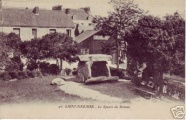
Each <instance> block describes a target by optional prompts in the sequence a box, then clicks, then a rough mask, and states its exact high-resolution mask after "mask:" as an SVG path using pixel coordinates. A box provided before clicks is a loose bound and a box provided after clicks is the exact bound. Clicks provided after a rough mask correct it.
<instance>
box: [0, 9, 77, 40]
mask: <svg viewBox="0 0 186 120" xmlns="http://www.w3.org/2000/svg"><path fill="white" fill-rule="evenodd" d="M74 30H75V26H74V23H73V21H72V19H71V18H70V16H68V15H67V14H66V13H65V11H63V10H62V9H61V10H60V9H59V10H42V9H41V10H40V9H39V7H35V8H34V9H27V8H25V9H20V8H0V32H4V33H11V32H14V33H16V34H18V35H19V36H20V38H21V40H23V41H25V40H31V39H33V38H39V37H42V36H44V35H46V34H48V33H51V32H59V33H66V34H68V35H69V36H71V37H72V38H74V37H75V36H74Z"/></svg>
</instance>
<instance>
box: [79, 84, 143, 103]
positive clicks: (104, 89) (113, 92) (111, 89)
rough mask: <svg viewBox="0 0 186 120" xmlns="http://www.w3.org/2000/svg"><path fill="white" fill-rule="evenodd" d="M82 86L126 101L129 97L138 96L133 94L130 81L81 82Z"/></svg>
mask: <svg viewBox="0 0 186 120" xmlns="http://www.w3.org/2000/svg"><path fill="white" fill-rule="evenodd" d="M82 86H84V87H86V88H89V89H93V90H96V91H99V92H100V93H102V94H105V95H109V96H111V97H118V98H121V99H123V100H128V101H129V100H130V99H133V98H136V97H140V96H138V95H135V92H133V89H132V85H131V83H130V81H119V82H114V83H108V82H105V83H100V84H91V85H84V84H82Z"/></svg>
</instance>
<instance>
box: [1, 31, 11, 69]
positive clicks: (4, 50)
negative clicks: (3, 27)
mask: <svg viewBox="0 0 186 120" xmlns="http://www.w3.org/2000/svg"><path fill="white" fill-rule="evenodd" d="M6 41H7V36H6V34H4V33H0V66H3V65H6V63H7V61H9V58H8V55H7V52H8V50H9V49H8V47H7V45H6Z"/></svg>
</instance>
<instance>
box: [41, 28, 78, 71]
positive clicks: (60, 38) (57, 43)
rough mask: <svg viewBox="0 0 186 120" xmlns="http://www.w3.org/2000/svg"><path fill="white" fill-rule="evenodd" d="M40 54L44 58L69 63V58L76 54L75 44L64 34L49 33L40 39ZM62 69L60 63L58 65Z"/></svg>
mask: <svg viewBox="0 0 186 120" xmlns="http://www.w3.org/2000/svg"><path fill="white" fill-rule="evenodd" d="M40 44H41V53H42V54H43V55H44V57H45V58H54V59H58V58H59V59H60V61H62V60H66V61H68V62H71V57H72V56H75V55H76V54H77V53H78V48H77V44H76V43H75V42H74V41H73V40H72V38H71V37H69V36H68V35H66V34H63V33H57V32H55V33H50V34H46V35H45V36H43V37H42V39H41V43H40ZM60 69H62V62H61V64H60Z"/></svg>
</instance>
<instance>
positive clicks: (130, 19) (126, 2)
mask: <svg viewBox="0 0 186 120" xmlns="http://www.w3.org/2000/svg"><path fill="white" fill-rule="evenodd" d="M111 4H112V5H113V7H114V12H110V13H109V16H108V17H100V16H96V17H95V18H94V20H93V22H94V23H96V24H97V25H96V28H97V29H101V30H102V31H103V32H104V33H105V34H106V35H109V36H110V37H111V38H112V39H113V40H114V41H115V46H116V49H117V51H118V52H117V54H118V53H119V45H121V41H123V44H124V45H125V49H124V51H126V46H127V43H126V40H125V39H124V37H125V34H126V33H128V32H130V31H131V30H132V29H133V28H134V26H135V25H136V23H137V20H138V19H139V18H140V17H141V15H142V14H143V11H142V10H141V9H140V8H139V7H138V5H137V4H135V3H134V2H133V1H132V0H112V1H111ZM118 55H119V54H118ZM118 55H117V56H118ZM117 61H118V62H117V68H119V60H117Z"/></svg>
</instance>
